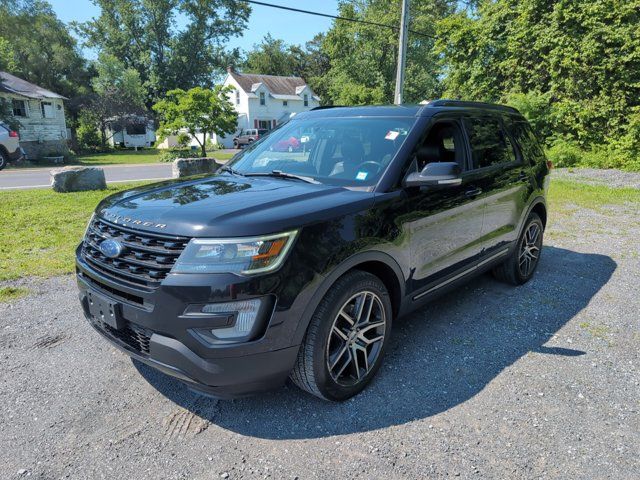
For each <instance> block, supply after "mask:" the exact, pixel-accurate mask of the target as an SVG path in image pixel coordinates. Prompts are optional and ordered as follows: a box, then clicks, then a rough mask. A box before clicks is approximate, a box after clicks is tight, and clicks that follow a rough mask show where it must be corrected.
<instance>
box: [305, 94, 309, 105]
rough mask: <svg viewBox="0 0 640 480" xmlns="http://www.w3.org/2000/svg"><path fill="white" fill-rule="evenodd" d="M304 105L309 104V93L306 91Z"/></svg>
mask: <svg viewBox="0 0 640 480" xmlns="http://www.w3.org/2000/svg"><path fill="white" fill-rule="evenodd" d="M304 106H305V107H308V106H309V95H307V94H306V93H305V94H304Z"/></svg>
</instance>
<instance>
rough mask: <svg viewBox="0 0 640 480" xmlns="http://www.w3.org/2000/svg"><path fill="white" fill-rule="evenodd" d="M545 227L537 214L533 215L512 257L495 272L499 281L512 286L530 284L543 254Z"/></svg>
mask: <svg viewBox="0 0 640 480" xmlns="http://www.w3.org/2000/svg"><path fill="white" fill-rule="evenodd" d="M543 234H544V225H543V224H542V220H540V217H539V216H538V214H537V213H531V214H530V215H529V218H527V222H526V223H525V227H524V229H523V230H522V233H521V234H520V238H518V243H517V246H516V248H515V250H514V251H513V253H512V254H511V256H510V257H509V258H508V259H507V260H506V261H505V262H504V263H502V264H500V265H498V266H497V267H496V268H494V270H493V274H494V276H495V277H496V278H497V279H498V280H502V281H503V282H507V283H510V284H512V285H522V284H523V283H526V282H528V281H529V280H530V279H531V277H533V274H534V273H535V271H536V268H537V267H538V262H539V261H540V254H541V252H542V237H543Z"/></svg>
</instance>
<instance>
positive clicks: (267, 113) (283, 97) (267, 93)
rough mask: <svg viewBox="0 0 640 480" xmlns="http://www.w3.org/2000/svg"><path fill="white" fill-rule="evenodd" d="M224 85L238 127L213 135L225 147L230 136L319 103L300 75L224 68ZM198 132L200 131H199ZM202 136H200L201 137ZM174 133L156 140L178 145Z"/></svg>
mask: <svg viewBox="0 0 640 480" xmlns="http://www.w3.org/2000/svg"><path fill="white" fill-rule="evenodd" d="M224 85H225V86H231V87H232V88H233V90H232V92H231V93H230V94H229V100H230V101H231V103H233V105H234V107H235V109H236V111H237V112H238V128H237V130H236V131H235V132H234V133H233V134H231V135H228V136H226V137H217V136H216V135H215V134H214V135H213V136H212V138H211V141H212V142H213V143H220V144H222V145H223V146H224V147H226V148H231V147H233V137H234V136H236V135H238V134H239V133H241V132H242V131H243V130H246V129H248V128H265V129H267V130H271V129H272V128H274V127H275V126H276V125H278V124H280V123H282V122H286V121H287V120H289V118H291V116H292V115H295V114H296V113H300V112H304V111H306V110H311V109H312V108H314V107H318V106H319V105H320V97H318V96H317V95H316V94H315V93H313V91H312V90H311V88H310V87H309V85H307V83H306V82H305V81H304V79H302V78H300V77H281V76H276V75H258V74H253V73H240V72H236V71H235V70H233V69H232V68H227V76H226V78H225V80H224ZM199 135H201V134H199ZM200 140H202V137H200ZM177 144H178V142H177V135H172V136H169V137H167V138H166V139H164V140H163V141H162V142H161V143H159V144H158V147H159V148H172V147H175V146H177ZM190 146H191V147H193V148H195V147H198V148H199V143H198V142H196V140H195V139H193V138H192V139H191V142H190Z"/></svg>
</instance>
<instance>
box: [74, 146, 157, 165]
mask: <svg viewBox="0 0 640 480" xmlns="http://www.w3.org/2000/svg"><path fill="white" fill-rule="evenodd" d="M161 153H162V152H161V151H160V150H157V149H155V148H145V149H141V150H138V151H137V152H136V151H135V150H116V151H113V152H109V153H93V154H90V155H78V156H77V157H76V158H75V159H74V161H75V162H76V163H78V164H80V165H92V166H99V165H124V164H134V163H158V162H160V155H161Z"/></svg>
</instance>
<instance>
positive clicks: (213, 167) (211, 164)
mask: <svg viewBox="0 0 640 480" xmlns="http://www.w3.org/2000/svg"><path fill="white" fill-rule="evenodd" d="M221 166H222V163H220V162H218V161H217V160H216V159H215V158H177V159H175V160H174V161H173V167H172V168H171V171H172V173H173V178H181V177H190V176H191V175H201V174H203V173H215V172H216V171H217V170H218V169H219V168H220V167H221Z"/></svg>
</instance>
